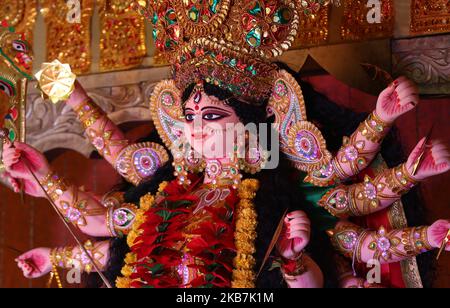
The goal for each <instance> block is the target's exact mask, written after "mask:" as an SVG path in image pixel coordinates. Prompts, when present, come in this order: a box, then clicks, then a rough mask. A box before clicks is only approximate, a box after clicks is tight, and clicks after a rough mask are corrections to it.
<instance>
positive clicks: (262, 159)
mask: <svg viewBox="0 0 450 308" xmlns="http://www.w3.org/2000/svg"><path fill="white" fill-rule="evenodd" d="M249 136H250V135H249V133H248V132H246V135H245V149H244V153H245V156H244V158H241V159H240V169H241V170H243V171H244V172H246V173H250V174H255V173H258V172H260V171H261V170H262V168H264V165H265V164H266V162H267V159H268V156H269V155H268V152H267V151H264V150H263V149H262V147H261V145H260V144H259V142H256V145H253V144H250V142H249V140H250V137H249Z"/></svg>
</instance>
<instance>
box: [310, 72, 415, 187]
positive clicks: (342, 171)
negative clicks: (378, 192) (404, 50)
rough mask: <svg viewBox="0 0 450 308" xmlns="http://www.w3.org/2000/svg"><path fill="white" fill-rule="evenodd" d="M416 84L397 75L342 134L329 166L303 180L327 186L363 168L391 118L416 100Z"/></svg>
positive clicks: (389, 124)
mask: <svg viewBox="0 0 450 308" xmlns="http://www.w3.org/2000/svg"><path fill="white" fill-rule="evenodd" d="M418 93H419V92H418V90H417V87H416V85H415V84H414V83H413V82H412V81H410V80H408V79H407V78H405V77H400V78H399V79H397V80H396V81H394V82H393V83H392V84H391V85H390V86H389V87H388V88H386V89H385V90H384V91H383V92H382V93H381V94H380V95H379V97H378V101H377V106H376V110H374V111H373V112H372V113H371V114H370V115H369V116H368V117H367V119H366V120H364V122H362V123H361V124H360V125H359V127H358V129H357V130H356V131H355V132H354V133H353V134H352V135H351V136H350V137H345V138H344V142H343V146H342V147H341V149H340V150H339V151H338V153H337V154H336V156H335V157H334V158H333V159H332V161H331V163H330V164H329V165H328V166H323V168H322V169H320V170H315V171H313V172H311V173H310V174H309V176H308V177H307V178H306V181H308V182H312V183H314V184H315V185H319V186H327V185H329V184H331V183H332V182H334V181H336V180H337V181H343V180H346V179H348V178H351V177H352V176H354V175H356V174H358V173H359V172H360V171H361V170H363V169H365V168H366V167H367V166H368V165H369V164H370V163H371V162H372V160H373V159H374V157H375V156H376V155H377V153H378V152H379V151H380V147H381V143H382V141H383V139H384V137H385V136H386V135H387V134H388V132H389V130H390V128H391V126H392V125H393V123H394V121H395V120H396V119H397V118H398V117H400V116H401V115H403V114H405V113H406V112H408V111H410V110H412V109H413V108H414V107H415V106H416V105H417V104H418V103H419V96H418Z"/></svg>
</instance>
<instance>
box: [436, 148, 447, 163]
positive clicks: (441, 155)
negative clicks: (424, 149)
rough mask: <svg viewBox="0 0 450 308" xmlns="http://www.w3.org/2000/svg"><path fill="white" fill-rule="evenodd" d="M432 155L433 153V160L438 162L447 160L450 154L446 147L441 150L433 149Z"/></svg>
mask: <svg viewBox="0 0 450 308" xmlns="http://www.w3.org/2000/svg"><path fill="white" fill-rule="evenodd" d="M432 153H433V158H434V159H435V160H436V162H437V161H438V160H440V159H443V158H444V159H445V158H446V157H448V156H449V152H448V150H447V149H446V148H445V147H444V148H443V149H440V150H434V149H433V151H432Z"/></svg>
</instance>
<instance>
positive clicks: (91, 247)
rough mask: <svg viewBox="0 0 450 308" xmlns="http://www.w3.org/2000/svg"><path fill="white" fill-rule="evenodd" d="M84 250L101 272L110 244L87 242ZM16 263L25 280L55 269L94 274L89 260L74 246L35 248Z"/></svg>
mask: <svg viewBox="0 0 450 308" xmlns="http://www.w3.org/2000/svg"><path fill="white" fill-rule="evenodd" d="M84 248H85V249H86V250H87V251H88V253H89V254H90V255H91V256H92V258H93V259H94V260H95V262H96V265H97V266H98V268H100V269H102V270H103V269H104V268H105V267H106V265H107V264H108V261H109V257H110V256H109V248H110V242H109V241H104V242H97V243H93V242H91V241H87V242H86V243H85V244H84ZM16 262H17V265H18V266H19V268H20V269H21V270H22V271H23V274H24V276H25V277H26V278H39V277H42V276H45V275H46V274H48V273H50V272H51V271H53V270H55V269H56V268H60V269H68V270H72V269H77V270H79V271H80V273H90V272H95V268H94V266H93V265H92V262H91V261H90V259H89V258H88V257H87V256H86V255H85V253H84V252H83V251H81V249H80V248H79V247H74V246H67V247H58V248H54V249H50V248H36V249H33V250H31V251H29V252H27V253H25V254H23V255H21V256H20V257H18V258H17V259H16Z"/></svg>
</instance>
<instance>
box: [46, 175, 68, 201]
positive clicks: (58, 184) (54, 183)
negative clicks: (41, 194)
mask: <svg viewBox="0 0 450 308" xmlns="http://www.w3.org/2000/svg"><path fill="white" fill-rule="evenodd" d="M39 183H40V184H41V186H42V187H43V188H44V189H45V191H46V192H47V194H48V195H49V197H50V198H51V200H52V201H53V202H55V203H56V202H57V200H58V199H59V198H61V197H62V196H63V195H64V193H65V192H66V191H67V189H68V186H69V185H68V184H67V183H66V181H65V180H64V179H63V178H62V177H60V176H59V175H57V174H56V173H54V172H52V171H51V172H50V173H49V174H48V175H47V176H45V177H44V178H43V179H41V180H40V181H39Z"/></svg>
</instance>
